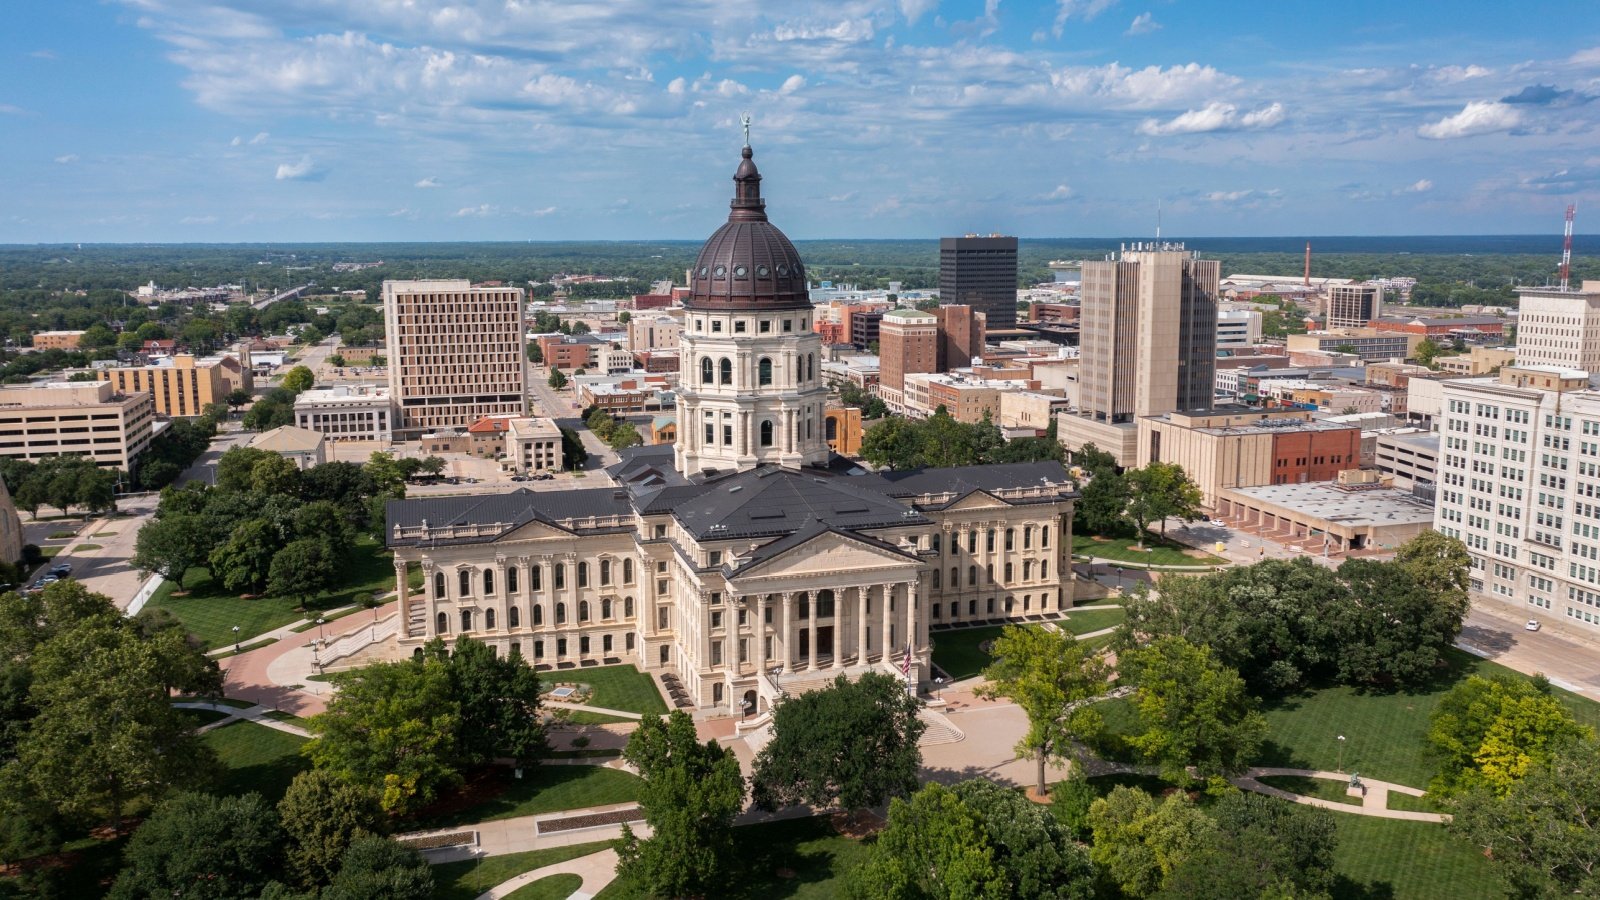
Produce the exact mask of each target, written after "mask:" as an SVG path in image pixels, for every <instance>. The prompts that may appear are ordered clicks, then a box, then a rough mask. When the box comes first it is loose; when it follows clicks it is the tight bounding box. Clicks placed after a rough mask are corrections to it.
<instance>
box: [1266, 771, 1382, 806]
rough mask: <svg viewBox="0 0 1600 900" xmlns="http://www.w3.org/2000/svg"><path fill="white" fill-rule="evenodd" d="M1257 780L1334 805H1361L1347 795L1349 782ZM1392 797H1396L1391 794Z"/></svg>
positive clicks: (1301, 778) (1277, 777) (1286, 778)
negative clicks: (1331, 802) (1329, 801)
mask: <svg viewBox="0 0 1600 900" xmlns="http://www.w3.org/2000/svg"><path fill="white" fill-rule="evenodd" d="M1256 780H1257V781H1259V782H1261V783H1262V784H1264V785H1267V786H1268V787H1275V788H1277V789H1279V790H1283V791H1288V792H1289V793H1291V794H1299V795H1300V796H1302V797H1315V798H1317V799H1318V800H1332V801H1333V802H1334V803H1345V804H1349V805H1351V806H1360V805H1361V798H1360V797H1352V796H1350V795H1349V794H1348V793H1346V792H1347V791H1348V790H1349V789H1350V783H1349V782H1347V781H1332V780H1329V779H1327V778H1309V777H1306V776H1304V775H1262V776H1261V777H1259V778H1257V779H1256ZM1390 796H1395V795H1393V794H1391V795H1390Z"/></svg>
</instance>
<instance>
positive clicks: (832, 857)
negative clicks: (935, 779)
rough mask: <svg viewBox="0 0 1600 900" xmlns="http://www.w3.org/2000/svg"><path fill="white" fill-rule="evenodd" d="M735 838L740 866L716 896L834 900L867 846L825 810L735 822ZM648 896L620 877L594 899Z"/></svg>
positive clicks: (754, 899) (753, 899)
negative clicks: (758, 822) (840, 828)
mask: <svg viewBox="0 0 1600 900" xmlns="http://www.w3.org/2000/svg"><path fill="white" fill-rule="evenodd" d="M733 842H734V852H733V858H734V859H735V860H737V861H738V869H736V870H735V871H734V872H733V873H732V874H731V875H730V877H729V878H728V880H727V883H726V884H725V885H724V886H723V887H722V888H721V889H720V890H718V891H717V892H716V894H715V896H717V897H719V898H734V900H741V898H743V900H775V898H779V897H782V898H796V900H832V898H835V897H841V896H844V877H845V874H846V873H847V872H849V871H850V870H851V869H853V868H855V867H857V866H859V865H861V864H862V863H864V862H865V861H866V858H867V854H868V852H869V849H870V844H868V843H866V842H863V841H853V840H851V839H849V838H847V837H843V836H841V835H840V834H839V833H838V832H836V831H834V830H833V825H832V824H831V823H830V822H829V821H828V818H827V817H826V816H820V817H816V818H809V819H790V820H787V821H783V822H769V823H764V824H761V825H748V826H745V827H741V828H735V829H734V830H733ZM785 876H789V877H785ZM648 896H649V895H648V894H646V893H644V892H643V891H641V890H640V889H639V888H638V887H637V886H636V885H633V884H631V883H629V882H627V881H626V880H624V879H622V878H618V879H617V880H616V881H613V882H611V884H609V885H607V886H606V889H605V890H603V891H601V892H600V893H599V894H597V895H596V898H595V900H625V898H626V900H634V898H644V897H648Z"/></svg>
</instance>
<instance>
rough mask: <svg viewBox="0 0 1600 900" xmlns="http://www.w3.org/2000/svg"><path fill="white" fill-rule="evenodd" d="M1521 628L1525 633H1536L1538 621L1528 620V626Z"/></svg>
mask: <svg viewBox="0 0 1600 900" xmlns="http://www.w3.org/2000/svg"><path fill="white" fill-rule="evenodd" d="M1522 627H1523V628H1524V629H1525V630H1527V631H1538V630H1539V620H1538V619H1529V620H1528V624H1526V625H1524V626H1522Z"/></svg>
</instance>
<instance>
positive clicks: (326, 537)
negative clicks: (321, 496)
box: [294, 500, 356, 565]
mask: <svg viewBox="0 0 1600 900" xmlns="http://www.w3.org/2000/svg"><path fill="white" fill-rule="evenodd" d="M294 533H295V535H296V536H297V537H299V538H301V539H306V540H317V541H321V542H323V544H325V545H326V547H327V550H328V554H329V555H330V556H332V557H333V560H334V563H335V565H343V563H344V562H345V561H346V560H348V559H349V558H350V553H351V551H353V550H354V549H355V545H356V533H355V529H353V528H351V527H350V522H349V521H348V520H347V519H346V518H345V513H344V510H342V509H340V508H339V507H338V506H337V505H336V504H334V503H333V502H331V501H328V500H317V501H315V502H312V503H307V504H306V505H304V506H302V507H300V508H299V509H297V510H295V511H294Z"/></svg>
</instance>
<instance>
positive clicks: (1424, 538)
mask: <svg viewBox="0 0 1600 900" xmlns="http://www.w3.org/2000/svg"><path fill="white" fill-rule="evenodd" d="M1394 562H1395V564H1396V565H1399V566H1400V567H1401V568H1403V569H1405V570H1407V571H1408V572H1410V573H1411V577H1413V578H1415V579H1416V580H1417V583H1418V584H1421V585H1423V586H1424V587H1425V588H1427V589H1428V590H1430V591H1433V592H1435V596H1436V598H1437V602H1438V603H1439V604H1440V605H1441V606H1442V607H1444V608H1445V609H1447V610H1448V609H1460V610H1461V614H1462V615H1463V616H1464V615H1466V612H1467V610H1468V608H1470V607H1471V605H1472V601H1471V599H1470V598H1469V597H1468V595H1467V586H1468V584H1469V583H1470V581H1471V570H1472V557H1471V556H1470V555H1469V554H1468V553H1467V545H1466V544H1463V543H1461V542H1460V541H1459V540H1456V539H1455V538H1453V537H1449V536H1448V535H1445V534H1442V533H1440V532H1438V531H1424V532H1423V533H1421V534H1419V535H1417V536H1416V537H1414V538H1412V539H1411V540H1409V541H1406V542H1405V543H1404V544H1401V545H1400V546H1399V547H1398V548H1396V549H1395V553H1394ZM1451 637H1452V640H1453V639H1454V635H1452V636H1451Z"/></svg>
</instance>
